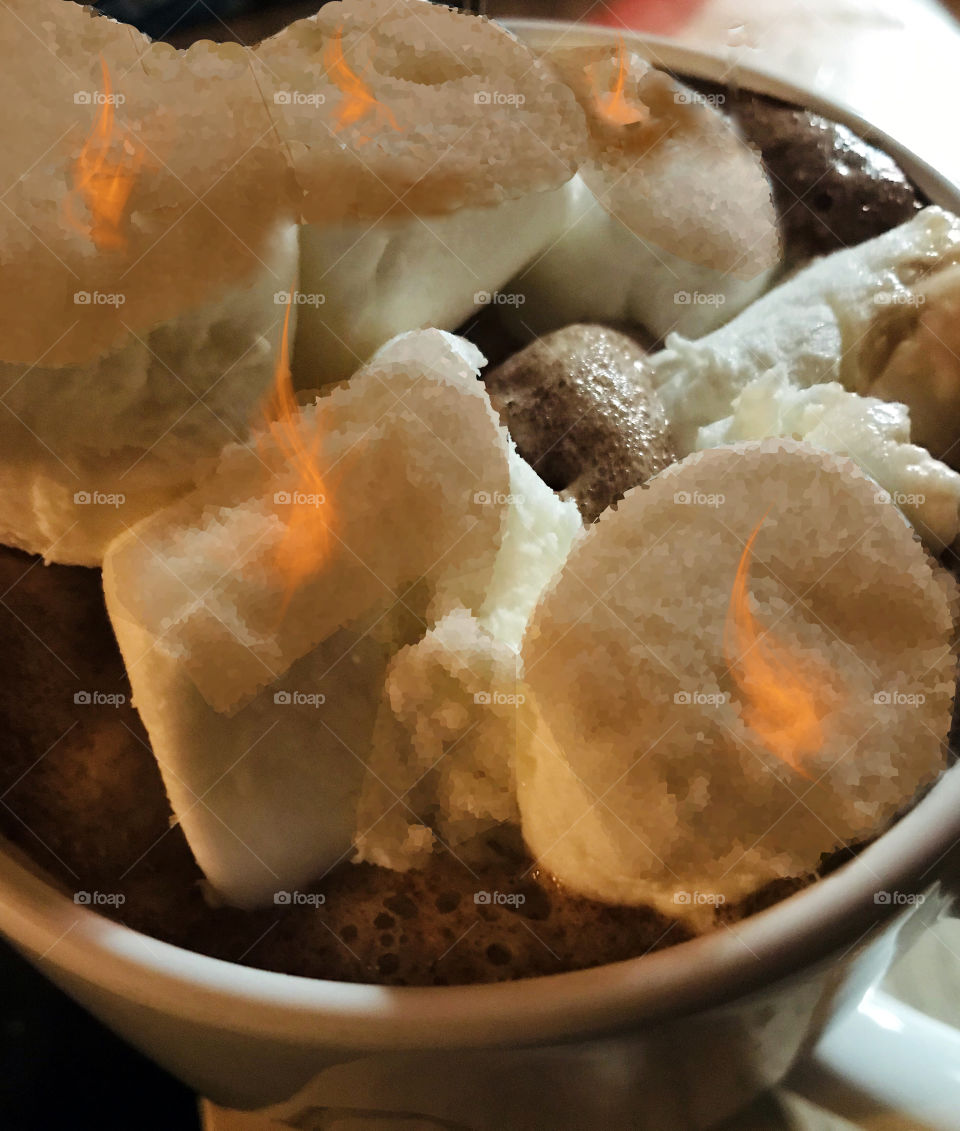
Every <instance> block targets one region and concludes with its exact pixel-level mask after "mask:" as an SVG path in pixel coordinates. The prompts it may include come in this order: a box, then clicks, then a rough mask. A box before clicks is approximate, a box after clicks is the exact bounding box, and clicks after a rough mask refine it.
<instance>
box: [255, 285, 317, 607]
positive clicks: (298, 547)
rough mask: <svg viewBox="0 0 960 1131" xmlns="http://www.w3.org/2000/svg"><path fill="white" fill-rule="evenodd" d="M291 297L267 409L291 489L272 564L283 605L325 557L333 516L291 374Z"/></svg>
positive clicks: (280, 496) (284, 498) (283, 495)
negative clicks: (281, 586)
mask: <svg viewBox="0 0 960 1131" xmlns="http://www.w3.org/2000/svg"><path fill="white" fill-rule="evenodd" d="M295 293H296V292H295V290H294V288H293V287H291V288H290V295H289V301H288V303H287V310H286V314H285V315H284V319H283V333H282V335H281V338H280V352H279V355H278V357H277V364H276V370H275V376H274V386H273V393H272V395H271V398H270V401H269V403H268V408H267V417H268V423H267V432H268V434H269V435H270V436H271V437H272V438H273V440H274V442H275V443H276V446H277V448H278V449H279V451H280V453H281V455H282V456H283V458H284V462H285V464H286V467H287V469H289V470H291V471H293V473H294V475H293V482H292V486H291V489H290V490H288V491H280V492H278V493H277V496H276V500H277V501H278V502H279V503H280V504H281V508H282V518H283V520H284V524H285V529H284V533H283V536H282V538H281V540H280V543H279V545H278V547H277V554H276V560H275V564H276V567H277V569H278V570H279V572H280V573H281V575H282V576H283V577H284V579H285V581H286V585H287V602H289V599H290V597H291V596H292V594H293V592H294V590H295V589H296V588H297V586H298V585H300V583H301V582H302V581H304V580H306V578H308V577H309V576H310V575H311V574H312V573H314V572H315V571H316V570H317V568H318V567H319V566H320V565H321V564H322V563H323V561H324V559H325V558H326V556H327V553H328V549H329V545H330V538H331V530H330V525H329V520H330V515H331V514H332V510H331V507H330V503H329V501H328V498H327V488H326V485H325V482H324V477H323V475H322V474H321V473H320V470H319V467H318V461H319V458H320V443H321V435H320V430H319V426H317V427H315V429H314V431H313V434H312V435H311V436H310V437H309V438H308V437H307V436H306V435H305V429H304V426H303V416H302V413H301V409H300V405H299V404H298V402H297V399H296V396H295V395H294V391H293V381H292V379H291V376H290V311H291V310H292V308H293V305H294V296H295ZM315 419H316V418H315Z"/></svg>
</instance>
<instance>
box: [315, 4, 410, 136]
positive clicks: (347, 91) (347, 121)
mask: <svg viewBox="0 0 960 1131" xmlns="http://www.w3.org/2000/svg"><path fill="white" fill-rule="evenodd" d="M323 65H324V68H325V69H326V72H327V74H328V76H329V77H330V79H331V80H332V81H333V83H334V84H335V85H336V87H337V89H338V90H339V91H340V93H341V94H342V95H343V98H342V100H341V102H340V106H339V108H338V110H337V125H336V128H335V130H334V132H335V133H339V132H340V131H341V130H342V129H344V127H346V126H352V125H355V124H356V123H357V122H359V121H360V120H361V119H362V118H365V117H367V115H369V114H371V113H374V114H376V117H377V119H378V121H379V120H383V119H385V120H386V122H387V125H389V126H390V127H391V128H392V129H394V130H396V131H397V132H398V133H401V132H402V130H401V128H400V126H399V125H398V123H397V120H396V118H395V117H394V116H393V112H392V111H391V110H390V108H389V107H388V106H384V104H383V103H382V102H378V101H377V99H376V97H375V96H374V93H373V91H372V90H371V88H370V87H369V86H368V85H367V83H366V82H364V80H363V79H362V78H361V77H360V76H359V75H358V74H357V73H356V72H355V71H353V70H351V68H350V65H349V63H348V62H347V59H346V56H345V55H344V52H343V25H342V24H341V25H340V27H338V28H337V30H336V32H334V35H333V38H332V39H331V40H329V41H328V42H327V43H326V44H325V45H324V48H323ZM369 140H370V139H369V138H368V137H361V138H360V139H359V141H360V144H361V145H362V144H363V143H364V142H367V141H369Z"/></svg>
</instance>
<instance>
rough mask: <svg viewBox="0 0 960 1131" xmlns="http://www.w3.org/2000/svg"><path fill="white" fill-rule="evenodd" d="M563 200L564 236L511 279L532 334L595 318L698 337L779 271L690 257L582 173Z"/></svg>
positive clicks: (516, 317)
mask: <svg viewBox="0 0 960 1131" xmlns="http://www.w3.org/2000/svg"><path fill="white" fill-rule="evenodd" d="M564 204H565V214H564V217H563V223H562V231H563V234H562V236H561V237H560V238H559V239H558V240H556V241H555V242H553V243H552V244H551V245H550V246H548V247H547V249H546V250H545V251H544V252H543V254H542V255H540V256H538V257H537V258H536V259H534V261H533V263H532V264H531V265H530V267H528V268H527V269H526V270H525V271H521V273H520V275H519V276H518V277H517V278H516V279H515V280H514V281H513V282H512V283H511V289H512V290H515V291H518V292H519V293H521V294H522V295H523V296H524V299H525V301H524V303H523V305H521V306H519V307H518V308H517V309H516V311H514V310H513V308H509V309H508V317H509V318H510V320H511V322H512V323H514V324H519V325H520V328H521V329H522V330H523V331H525V332H526V333H527V335H528V336H529V334H531V333H532V334H537V335H541V334H546V333H549V332H550V331H551V330H555V329H557V328H558V327H561V326H566V325H569V324H570V323H571V322H583V321H590V320H591V319H593V320H597V321H601V322H636V323H640V324H641V325H643V326H645V327H646V328H647V329H648V330H649V331H650V332H651V334H652V335H653V336H654V337H657V338H662V337H664V336H665V335H667V334H669V333H670V332H671V331H676V332H677V333H680V334H684V335H685V336H686V337H690V338H697V337H699V336H700V335H702V334H706V333H708V332H709V331H710V330H713V329H714V328H716V327H717V326H719V325H721V324H722V323H723V322H726V321H727V320H728V319H729V318H732V317H733V316H734V315H735V314H737V313H738V312H739V311H740V310H742V309H743V308H744V307H745V306H746V305H747V304H748V303H750V302H753V300H754V299H756V298H757V297H759V296H760V295H761V294H763V292H764V291H765V290H766V289H767V287H768V286H769V284H770V279H771V277H772V276H773V274H774V271H775V270H776V267H775V266H774V267H771V268H770V269H768V270H766V271H761V272H759V273H758V274H756V275H754V276H753V277H752V278H741V277H739V276H738V275H736V274H734V273H733V272H728V271H717V270H714V269H712V268H711V267H708V266H704V265H701V264H697V263H692V262H689V261H687V260H684V259H683V258H681V257H680V256H678V255H675V254H673V253H672V252H670V251H667V250H665V249H664V248H663V247H658V246H657V245H656V244H654V243H652V242H649V241H647V240H644V239H643V238H642V237H641V236H639V235H637V234H636V233H635V232H633V231H631V229H630V228H629V227H627V225H626V224H624V223H622V222H621V221H620V220H618V219H617V218H616V217H615V216H614V215H612V214H611V213H610V212H609V211H607V209H605V208H604V207H603V205H602V204H600V202H599V201H598V200H597V198H596V197H595V196H594V194H593V193H592V192H591V191H590V189H589V188H588V187H587V185H586V184H585V183H584V181H583V180H582V178H581V177H580V176H579V175H578V176H576V177H574V178H573V180H572V181H571V182H570V186H569V188H568V189H567V191H566V193H565V195H564Z"/></svg>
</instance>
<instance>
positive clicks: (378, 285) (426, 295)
mask: <svg viewBox="0 0 960 1131" xmlns="http://www.w3.org/2000/svg"><path fill="white" fill-rule="evenodd" d="M566 194H567V189H566V188H560V189H555V190H553V191H551V192H538V193H529V194H528V195H526V196H522V197H520V198H519V199H517V200H510V201H507V202H505V203H503V204H500V205H497V206H495V207H490V208H463V209H461V210H460V211H459V212H454V213H452V214H450V215H446V216H439V217H419V216H410V217H409V218H404V219H401V220H395V219H391V218H389V217H386V218H381V219H379V220H376V221H373V222H372V223H354V224H338V225H332V226H322V225H307V226H305V227H304V228H303V229H302V230H301V233H300V249H301V254H300V295H299V296H298V302H299V303H301V306H300V311H299V322H298V330H297V338H296V343H295V346H294V351H293V369H294V376H295V378H296V381H297V384H298V385H299V386H300V387H301V388H304V389H313V388H319V387H321V386H322V385H326V384H329V383H330V382H332V381H340V380H343V379H344V378H346V377H349V376H350V374H351V373H353V371H354V370H355V369H356V368H357V367H358V366H359V365H360V364H362V363H363V362H364V361H366V359H367V358H369V357H370V356H371V354H372V353H373V352H374V351H375V350H376V349H378V348H379V347H380V346H381V345H383V343H384V342H385V341H387V340H388V339H389V338H392V337H393V336H394V335H395V334H399V333H402V332H403V331H405V330H415V329H419V328H420V327H423V326H435V327H438V328H439V329H442V330H453V329H455V328H456V327H457V326H459V325H460V324H461V323H462V322H463V321H464V320H465V319H466V318H468V317H469V315H470V314H471V313H472V311H473V310H474V309H475V308H476V307H478V306H481V305H483V304H484V303H486V302H489V301H491V298H492V295H493V294H494V293H495V292H496V291H497V290H499V288H501V287H502V286H503V285H504V284H505V283H506V282H507V280H508V279H510V278H511V276H513V275H514V274H515V273H516V272H517V271H519V270H520V268H521V267H523V265H524V264H525V263H527V262H528V261H529V260H530V259H532V258H533V256H535V255H536V254H537V253H538V252H539V251H540V250H541V249H542V248H543V247H544V246H545V245H546V244H547V243H548V242H551V241H552V240H553V239H555V238H556V236H557V235H558V234H559V232H560V230H561V225H562V223H563V219H564V204H565V198H566Z"/></svg>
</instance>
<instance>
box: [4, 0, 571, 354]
mask: <svg viewBox="0 0 960 1131" xmlns="http://www.w3.org/2000/svg"><path fill="white" fill-rule="evenodd" d="M338 32H340V40H339V42H340V44H341V46H342V58H335V57H332V56H330V55H329V54H325V52H328V51H329V50H330V45H331V44H332V43H333V41H334V39H335V37H336V36H337V33H338ZM0 38H2V40H3V42H5V43H10V44H13V43H16V44H17V50H16V51H11V52H8V56H9V57H8V58H7V60H6V64H5V66H4V68H3V73H2V75H0V97H2V98H3V100H4V102H5V104H6V105H8V106H18V107H19V109H18V112H17V113H16V114H10V115H7V118H6V120H5V124H4V127H3V134H2V137H3V150H2V157H0V169H2V171H3V185H4V190H5V200H4V203H5V205H6V207H5V208H4V209H3V210H2V215H0V247H2V249H3V250H2V253H0V256H2V258H0V263H2V267H3V270H2V272H0V341H2V346H0V353H2V357H3V360H6V361H11V362H18V363H25V364H27V365H34V364H40V363H42V364H44V365H47V366H59V365H65V364H69V363H77V362H84V361H89V360H91V359H93V358H95V357H98V356H99V355H101V354H102V353H103V352H104V351H105V350H107V349H108V348H109V347H110V346H113V345H115V344H116V343H118V342H119V341H121V340H122V339H124V338H125V337H126V336H127V334H128V330H127V327H133V328H134V329H136V330H143V329H145V328H150V327H153V326H155V325H157V324H158V323H161V322H163V321H165V320H167V319H169V318H172V317H174V316H175V315H176V314H178V313H180V312H181V311H184V310H188V309H190V308H191V307H193V306H195V305H196V304H198V303H202V302H204V301H206V300H209V299H211V298H213V297H215V296H216V295H217V293H218V292H219V291H221V290H222V289H223V288H225V287H228V286H230V285H235V284H238V283H241V282H242V281H243V280H244V279H246V278H247V277H249V276H250V274H251V273H252V272H254V271H256V269H257V267H258V265H259V264H260V263H261V262H262V261H263V260H264V258H265V255H266V252H267V250H268V248H269V245H270V242H271V240H272V239H273V238H274V234H275V229H276V225H277V222H278V221H281V220H287V221H293V220H295V219H297V218H303V219H307V220H311V221H315V222H324V223H334V222H337V221H339V220H342V219H344V218H347V217H353V218H358V219H375V218H377V217H379V216H381V215H383V214H384V213H385V212H388V211H390V210H391V209H397V210H399V212H400V213H401V214H402V215H404V216H409V215H410V210H411V209H412V210H414V211H426V212H430V213H439V212H447V211H451V210H454V209H456V208H459V207H461V206H463V205H465V204H472V205H478V206H480V205H485V204H495V203H499V202H500V201H502V200H506V199H510V198H513V197H518V196H522V195H524V194H526V193H528V192H531V191H535V190H538V189H547V188H556V187H557V186H558V185H560V184H562V183H563V182H564V181H566V180H567V179H568V178H569V177H570V175H571V174H572V173H573V172H574V170H575V168H576V166H577V163H578V161H579V159H580V157H581V155H582V151H583V145H584V139H585V126H584V122H583V115H582V113H581V111H580V110H579V108H578V106H577V105H576V102H575V100H574V97H573V95H572V93H571V92H570V91H569V90H568V89H567V88H566V87H565V86H563V85H562V84H561V83H560V82H558V81H557V80H556V79H555V77H554V76H553V75H552V74H551V73H550V72H549V71H548V70H547V69H545V68H544V67H543V65H542V64H540V63H539V62H538V61H537V60H536V59H535V58H534V56H533V55H532V53H531V52H530V51H529V50H528V49H527V48H525V47H523V46H522V45H521V44H520V43H519V42H518V41H517V40H516V39H514V38H513V37H512V36H511V35H509V34H508V33H507V32H505V31H504V30H503V29H501V28H499V27H498V26H497V25H495V24H493V23H490V22H489V21H486V20H481V19H477V18H476V17H473V16H466V15H461V14H458V13H454V12H452V11H450V10H448V9H445V8H439V7H435V6H431V5H427V4H425V3H422V0H395V2H392V3H391V2H389V0H376V2H373V3H371V2H369V0H346V2H345V3H336V4H333V5H328V6H326V7H325V8H324V9H323V11H322V12H320V13H319V14H318V15H317V16H315V17H312V18H311V19H309V20H305V21H300V22H298V23H296V24H293V25H291V27H289V28H287V29H285V30H284V31H283V32H281V33H280V34H279V35H277V36H275V37H273V38H272V39H270V40H268V41H266V42H265V43H264V44H262V45H261V46H260V47H259V48H257V49H256V50H254V49H251V48H247V47H244V46H241V45H240V44H236V43H228V44H212V43H209V42H200V43H197V44H194V45H193V46H192V47H190V48H188V49H187V50H186V51H177V50H175V49H174V48H172V47H170V46H169V45H167V44H162V43H157V44H154V43H151V42H150V41H149V40H148V39H147V38H146V37H145V36H144V35H142V34H141V33H139V32H137V31H136V30H134V29H133V28H131V27H128V26H126V25H124V24H119V23H116V22H113V21H111V20H108V19H106V18H105V17H102V16H99V15H96V14H95V13H94V12H93V10H92V9H90V8H83V7H81V6H80V5H78V4H72V3H64V2H63V0H12V2H11V3H10V4H5V5H4V6H3V8H2V9H0ZM101 57H102V60H103V63H105V64H106V66H107V68H108V71H109V76H110V84H111V90H112V93H111V97H112V98H113V99H114V100H116V104H115V106H114V107H113V117H114V124H113V129H112V133H111V136H110V141H109V144H107V145H105V146H104V147H103V148H102V149H101V148H100V147H98V148H97V150H96V156H97V157H98V158H99V157H100V156H102V155H103V154H106V155H107V158H108V161H109V162H110V163H116V164H117V165H118V166H119V167H120V168H121V169H122V170H123V171H124V175H127V174H129V173H130V172H131V171H132V172H133V181H132V187H131V190H130V195H129V199H128V201H127V202H126V204H125V206H124V209H123V213H124V215H123V218H122V223H121V224H120V231H121V236H122V239H121V240H120V243H119V245H118V246H116V247H109V248H107V249H106V250H103V248H99V247H97V246H95V243H94V241H93V240H92V239H91V238H90V224H89V220H90V217H89V215H88V212H87V203H86V202H85V201H84V200H83V199H81V198H80V197H79V196H78V195H77V192H76V185H75V183H74V182H75V170H76V163H77V160H78V158H79V157H80V155H81V152H82V151H83V149H84V145H85V143H86V142H87V141H88V139H90V138H91V137H92V136H93V135H94V134H95V131H96V129H97V124H98V123H101V124H102V123H103V121H104V119H103V118H102V116H101V115H102V111H103V107H104V103H103V99H104V97H105V95H106V91H105V88H104V79H103V75H102V70H101ZM358 83H359V84H365V85H362V89H361V90H360V91H359V92H358ZM350 90H353V91H355V92H356V93H354V94H353V95H352V96H351V97H350V98H349V99H347V95H346V94H345V93H344V92H345V91H350ZM25 91H29V97H25V96H24V92H25ZM487 94H489V96H490V97H489V101H485V100H484V96H485V95H487ZM286 96H289V97H288V98H287V97H286ZM345 99H346V100H347V103H346V104H345ZM377 103H380V104H381V107H382V108H381V109H376V108H375V107H376V105H377ZM383 108H386V109H383ZM385 115H386V116H385ZM391 119H393V120H395V121H396V124H397V128H396V129H394V128H393V126H392V125H390V124H388V121H389V120H391ZM68 216H72V220H70V219H68ZM277 285H278V289H283V288H288V287H289V285H290V280H289V279H288V278H282V279H278V280H277ZM79 291H86V292H89V293H93V292H99V293H102V294H117V293H120V294H122V295H123V304H122V306H118V305H117V304H112V303H103V304H101V305H94V304H91V306H90V308H89V309H86V310H84V311H82V315H83V316H82V317H78V316H77V315H78V312H77V305H76V303H75V301H74V295H75V294H76V293H77V292H79Z"/></svg>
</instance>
